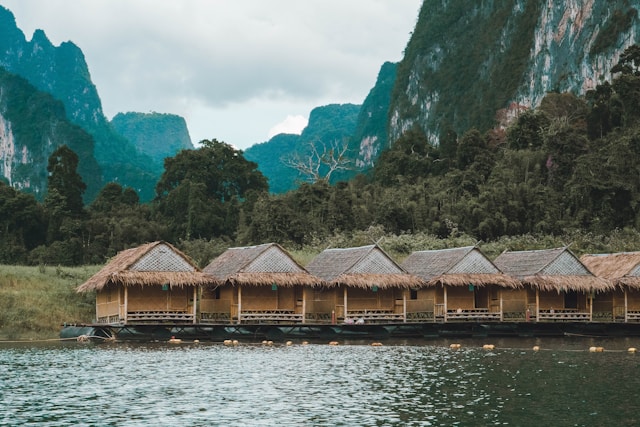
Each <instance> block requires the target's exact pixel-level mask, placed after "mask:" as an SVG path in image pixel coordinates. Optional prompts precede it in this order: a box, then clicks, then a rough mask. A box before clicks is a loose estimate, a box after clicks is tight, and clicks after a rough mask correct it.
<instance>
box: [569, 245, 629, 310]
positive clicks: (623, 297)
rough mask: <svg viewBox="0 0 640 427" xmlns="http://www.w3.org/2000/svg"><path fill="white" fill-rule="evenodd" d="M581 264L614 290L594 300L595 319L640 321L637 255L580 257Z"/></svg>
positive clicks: (597, 296)
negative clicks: (609, 284)
mask: <svg viewBox="0 0 640 427" xmlns="http://www.w3.org/2000/svg"><path fill="white" fill-rule="evenodd" d="M580 261H582V263H583V264H584V265H586V266H587V267H588V268H589V270H591V271H592V272H593V273H594V274H595V275H596V276H598V277H600V278H602V279H605V280H607V281H609V282H610V283H611V284H613V285H614V286H615V289H613V290H611V291H609V292H605V293H600V294H597V295H596V296H595V299H594V300H593V316H594V320H600V321H624V322H639V321H640V252H621V253H616V254H597V255H595V254H591V255H583V256H582V257H581V258H580Z"/></svg>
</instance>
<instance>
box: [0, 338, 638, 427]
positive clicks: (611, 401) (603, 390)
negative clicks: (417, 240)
mask: <svg viewBox="0 0 640 427" xmlns="http://www.w3.org/2000/svg"><path fill="white" fill-rule="evenodd" d="M452 342H459V343H461V345H462V347H461V348H460V349H459V350H452V349H450V348H449V344H450V343H452ZM482 344H485V342H481V341H471V340H459V341H446V340H438V341H415V340H413V341H389V342H388V341H385V342H384V346H381V347H374V346H370V345H368V343H365V342H351V343H341V344H340V345H339V346H329V345H327V344H326V343H315V344H313V343H312V344H309V345H300V343H294V345H292V346H285V345H283V344H275V345H274V346H273V347H265V346H262V345H260V344H256V343H240V345H239V346H237V347H226V346H224V345H222V344H212V343H202V344H193V343H183V344H179V345H175V344H167V343H147V344H133V343H102V344H93V343H89V344H82V343H76V342H72V343H66V344H59V343H56V344H50V345H37V344H0V405H1V406H0V425H1V426H24V425H38V426H218V425H220V426H494V425H496V426H497V425H508V426H549V427H550V426H610V425H617V426H637V425H640V396H639V395H638V391H639V390H640V368H639V363H640V353H638V354H630V353H628V352H627V348H628V347H638V348H640V342H637V339H633V340H632V339H617V340H592V339H578V338H575V339H574V338H571V339H570V338H564V339H531V340H526V339H513V340H508V339H505V340H494V341H493V342H492V344H495V345H496V348H495V349H494V350H484V349H482ZM534 345H538V346H540V347H541V350H540V351H533V350H532V347H533V346H534ZM594 345H597V346H603V347H604V348H605V351H604V352H603V353H591V352H589V351H588V349H589V347H590V346H594Z"/></svg>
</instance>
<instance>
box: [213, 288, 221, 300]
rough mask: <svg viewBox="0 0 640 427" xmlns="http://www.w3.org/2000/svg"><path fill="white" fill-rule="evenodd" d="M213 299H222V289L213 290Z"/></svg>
mask: <svg viewBox="0 0 640 427" xmlns="http://www.w3.org/2000/svg"><path fill="white" fill-rule="evenodd" d="M213 298H214V299H220V288H215V289H214V290H213Z"/></svg>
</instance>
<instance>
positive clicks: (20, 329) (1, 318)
mask: <svg viewBox="0 0 640 427" xmlns="http://www.w3.org/2000/svg"><path fill="white" fill-rule="evenodd" d="M99 269H100V266H87V267H50V266H38V267H26V266H8V265H0V340H22V339H25V340H27V339H45V338H55V337H57V336H58V334H59V332H60V328H61V325H62V324H63V323H81V322H84V323H87V322H91V321H92V320H93V318H94V317H95V294H93V293H89V294H78V293H76V291H75V288H76V287H77V286H78V285H80V284H82V283H84V282H85V281H86V280H87V279H88V278H89V277H91V276H92V275H93V274H95V273H96V272H97V271H98V270H99Z"/></svg>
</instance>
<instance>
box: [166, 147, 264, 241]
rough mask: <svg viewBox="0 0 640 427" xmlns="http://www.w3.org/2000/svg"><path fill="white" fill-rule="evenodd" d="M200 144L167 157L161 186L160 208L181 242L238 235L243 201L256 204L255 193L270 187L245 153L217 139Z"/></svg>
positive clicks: (174, 236)
mask: <svg viewBox="0 0 640 427" xmlns="http://www.w3.org/2000/svg"><path fill="white" fill-rule="evenodd" d="M200 144H201V145H202V147H201V148H199V149H196V150H182V151H180V152H179V153H178V154H177V155H176V156H175V157H170V158H167V159H165V171H164V173H163V174H162V177H161V178H160V181H159V182H158V185H157V186H156V193H157V199H156V207H157V210H158V212H159V213H160V214H161V215H162V216H163V217H164V220H165V221H166V222H167V223H168V224H169V228H170V230H171V232H172V238H173V239H175V240H178V239H189V238H211V237H214V236H221V235H226V236H232V235H233V234H234V233H235V232H236V230H237V226H238V224H239V215H240V209H241V207H240V205H239V203H238V202H240V201H242V202H244V201H245V200H247V199H249V200H252V201H253V200H255V194H254V193H264V192H266V191H267V190H268V188H269V187H268V184H267V179H266V178H265V177H264V175H262V173H261V172H260V171H258V165H257V164H256V163H254V162H250V161H248V160H246V159H245V158H244V156H243V154H242V151H240V150H237V149H235V148H233V147H232V146H230V145H228V144H226V143H224V142H219V141H217V140H215V139H214V140H212V141H206V140H205V141H202V142H201V143H200Z"/></svg>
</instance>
